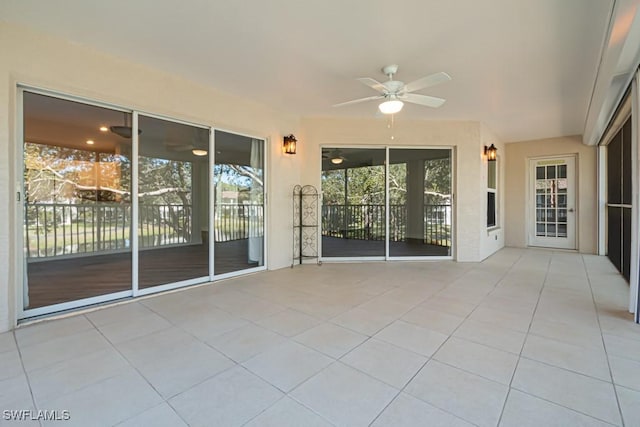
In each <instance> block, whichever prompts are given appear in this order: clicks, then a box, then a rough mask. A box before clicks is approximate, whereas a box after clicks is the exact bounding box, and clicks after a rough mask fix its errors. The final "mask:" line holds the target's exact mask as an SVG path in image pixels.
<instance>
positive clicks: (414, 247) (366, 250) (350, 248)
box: [322, 236, 451, 257]
mask: <svg viewBox="0 0 640 427" xmlns="http://www.w3.org/2000/svg"><path fill="white" fill-rule="evenodd" d="M450 250H451V248H449V247H446V246H436V245H427V244H424V243H422V242H420V241H408V242H389V255H390V256H392V257H394V256H397V257H417V256H448V255H451V252H450ZM322 256H323V257H374V256H382V257H383V256H384V240H359V239H342V238H340V237H327V236H323V237H322Z"/></svg>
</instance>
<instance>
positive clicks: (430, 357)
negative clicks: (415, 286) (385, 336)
mask: <svg viewBox="0 0 640 427" xmlns="http://www.w3.org/2000/svg"><path fill="white" fill-rule="evenodd" d="M521 258H522V255H519V256H518V258H517V259H516V260H515V261H514V262H513V263H512V264H511V265H510V267H509V268H508V269H507V270H506V271H505V272H504V273H503V274H502V276H501V277H500V279H498V280H497V281H496V283H495V284H494V286H493V290H492V291H491V292H489V293H487V294H486V295H485V296H484V297H483V298H482V299H481V300H480V301H479V302H478V303H477V304H476V306H475V307H474V309H473V310H471V312H469V313H468V314H467V316H465V318H464V320H463V321H462V322H460V324H458V326H457V327H456V328H455V329H454V330H453V331H451V333H450V334H449V335H448V336H447V338H446V339H445V340H444V341H443V342H442V343H441V344H440V345H439V346H438V348H437V349H436V350H435V351H434V352H433V353H432V354H431V356H429V357H427V361H426V362H425V363H423V364H422V366H421V367H420V368H419V369H418V370H417V371H416V372H415V373H414V374H413V375H412V376H411V378H409V380H408V381H407V382H406V383H405V385H404V386H403V387H402V388H401V389H400V391H399V392H398V393H397V394H396V395H395V396H394V398H393V399H391V401H390V402H389V403H388V404H387V405H386V406H385V407H384V408H382V410H381V411H380V412H379V413H378V415H377V416H376V417H375V418H374V419H373V421H371V424H373V423H374V422H375V421H376V420H377V419H378V418H379V417H380V415H382V414H383V413H384V411H385V410H386V409H387V408H388V407H389V405H391V403H392V402H394V401H395V400H396V399H397V397H398V396H399V395H400V394H402V393H403V392H405V389H406V388H407V386H408V385H409V384H411V382H412V381H413V380H414V378H415V377H417V376H418V374H419V373H420V372H421V371H422V370H423V369H424V367H425V366H426V365H427V364H428V363H429V362H430V361H432V360H435V361H437V362H439V361H438V360H436V359H434V358H433V356H434V355H435V354H437V353H438V351H440V349H441V348H442V347H443V346H444V345H445V344H446V343H447V341H449V339H450V338H451V337H452V336H453V334H455V332H456V331H457V330H458V329H459V328H460V326H461V325H462V324H463V323H464V322H465V321H466V320H467V319H469V317H470V316H471V314H472V313H473V312H474V311H476V310H477V309H478V307H480V305H481V304H482V301H483V300H484V299H485V298H486V297H487V296H489V295H490V294H491V293H492V292H493V291H495V289H496V287H497V286H498V284H499V283H500V282H501V281H502V280H504V278H505V277H506V276H507V274H509V272H510V271H511V270H512V269H513V267H514V266H515V265H516V264H517V262H518V261H519V260H520V259H521ZM478 265H481V263H480V264H478ZM475 268H476V267H475V266H473V267H470V268H469V269H467V270H466V271H465V272H464V273H463V274H462V275H460V276H459V277H457V278H456V279H452V282H450V283H449V284H448V285H447V286H445V287H443V288H442V289H441V290H440V291H438V292H436V293H435V294H434V295H432V296H430V297H429V298H432V297H433V296H436V295H438V294H440V293H441V292H444V290H446V289H447V288H449V287H450V286H451V285H452V284H453V283H454V282H456V281H457V280H458V279H460V278H462V277H463V276H465V275H466V274H468V273H469V272H471V271H473V270H474V269H475ZM460 317H462V316H460ZM424 329H427V328H424ZM394 345H395V344H394ZM439 363H442V362H439ZM449 366H450V365H449ZM455 369H460V368H458V367H455ZM460 370H461V371H463V372H467V371H464V370H463V369H460ZM514 372H515V370H514ZM473 375H476V376H479V375H477V374H473ZM481 378H484V377H481ZM491 381H493V380H491ZM494 382H495V381H494ZM503 385H504V384H503ZM407 394H409V395H410V396H412V397H414V398H416V399H418V400H420V401H423V402H425V403H427V404H428V405H431V406H433V407H434V408H437V409H439V410H441V411H443V412H445V413H447V414H449V415H452V416H454V417H455V418H458V419H461V420H464V421H467V422H469V423H472V424H474V425H476V424H475V423H474V422H472V421H470V420H467V419H465V418H462V417H460V416H459V415H456V414H453V413H452V412H450V411H448V410H446V409H444V408H440V407H438V406H436V405H434V404H433V403H431V402H426V401H424V400H422V399H420V398H419V397H416V396H414V395H412V394H410V393H407ZM505 402H506V398H505ZM503 410H504V407H503ZM501 417H502V414H501ZM371 424H370V425H371Z"/></svg>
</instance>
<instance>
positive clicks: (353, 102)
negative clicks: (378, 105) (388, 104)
mask: <svg viewBox="0 0 640 427" xmlns="http://www.w3.org/2000/svg"><path fill="white" fill-rule="evenodd" d="M383 98H384V96H382V95H376V96H368V97H366V98H360V99H354V100H353V101H347V102H341V103H340V104H334V105H333V106H334V107H342V106H344V105H350V104H358V103H360V102H366V101H373V100H374V99H383Z"/></svg>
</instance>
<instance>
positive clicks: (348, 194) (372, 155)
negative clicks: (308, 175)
mask: <svg viewBox="0 0 640 427" xmlns="http://www.w3.org/2000/svg"><path fill="white" fill-rule="evenodd" d="M384 165H385V150H384V148H382V149H381V148H326V149H323V150H322V178H321V179H322V257H324V258H327V257H340V258H367V257H384V256H385V166H384Z"/></svg>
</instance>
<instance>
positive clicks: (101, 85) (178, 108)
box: [0, 23, 302, 332]
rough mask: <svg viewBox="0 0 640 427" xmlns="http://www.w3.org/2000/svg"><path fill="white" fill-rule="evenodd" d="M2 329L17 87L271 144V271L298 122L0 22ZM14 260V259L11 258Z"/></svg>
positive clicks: (296, 171) (283, 224)
mask: <svg viewBox="0 0 640 427" xmlns="http://www.w3.org/2000/svg"><path fill="white" fill-rule="evenodd" d="M0 52H2V61H0V118H1V120H0V200H3V201H4V203H1V204H0V332H1V331H4V330H7V329H9V328H10V327H12V326H13V325H14V324H15V320H16V292H17V291H18V290H19V289H21V288H20V286H21V285H20V284H19V283H18V282H19V277H17V275H18V272H19V271H20V269H21V266H18V265H17V262H18V261H19V260H17V259H15V256H14V254H16V253H18V252H17V250H14V248H16V241H17V238H18V236H19V233H21V227H20V226H18V225H17V224H18V222H17V221H16V220H15V218H14V214H15V213H16V212H17V209H18V206H17V203H16V201H15V190H16V185H17V182H16V181H17V179H16V178H17V177H18V176H19V171H16V168H20V167H21V166H20V165H16V164H15V163H16V162H15V160H14V159H15V150H16V148H17V147H18V146H19V142H18V141H16V137H15V129H16V123H15V122H16V118H15V114H14V113H15V111H16V110H17V106H16V93H17V90H16V87H17V84H18V83H21V84H26V85H29V86H34V87H37V88H41V89H49V90H52V91H55V92H58V93H63V94H66V95H72V96H78V97H82V98H87V99H91V100H94V101H99V102H105V103H108V104H112V105H119V106H123V107H127V108H132V109H137V110H140V111H143V112H148V113H154V114H159V115H164V116H167V117H171V118H175V119H180V120H186V121H190V122H193V123H198V124H202V125H209V126H214V127H219V128H223V129H225V130H228V131H232V132H233V131H235V132H240V133H244V134H249V135H255V136H258V137H264V138H266V139H267V150H266V152H267V155H266V160H267V165H268V182H267V189H268V198H267V204H268V206H267V214H268V223H267V230H268V233H269V234H268V236H270V237H271V238H270V239H269V240H268V268H270V269H275V268H281V267H285V266H288V265H290V263H291V260H290V254H291V249H290V248H291V226H292V220H291V208H290V206H291V196H290V186H289V185H283V184H284V183H296V182H299V181H300V168H301V165H302V162H301V161H300V159H299V158H298V159H296V157H295V156H287V155H285V154H283V153H282V135H285V134H289V133H294V134H298V133H299V130H300V129H299V119H298V118H297V117H294V116H290V115H286V114H283V113H281V112H278V111H274V110H273V109H271V108H269V107H268V106H264V105H260V104H257V103H255V102H253V101H250V100H245V99H240V98H237V97H234V96H231V95H229V94H226V93H223V92H220V91H217V90H214V89H212V88H210V87H207V86H203V85H200V84H197V83H194V82H192V81H188V80H186V79H184V78H181V77H179V76H176V75H171V74H167V73H164V72H162V71H159V70H155V69H150V68H148V67H145V66H142V65H140V64H135V63H132V62H129V61H125V60H123V59H121V58H117V57H114V56H110V55H106V54H104V53H101V52H98V51H96V50H93V49H90V48H87V47H83V46H80V45H78V44H74V43H68V42H66V41H63V40H60V39H56V38H53V37H49V36H46V35H42V34H40V33H36V32H33V31H31V30H28V29H25V28H22V27H17V26H13V25H8V24H5V23H0ZM12 257H13V258H12Z"/></svg>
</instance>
